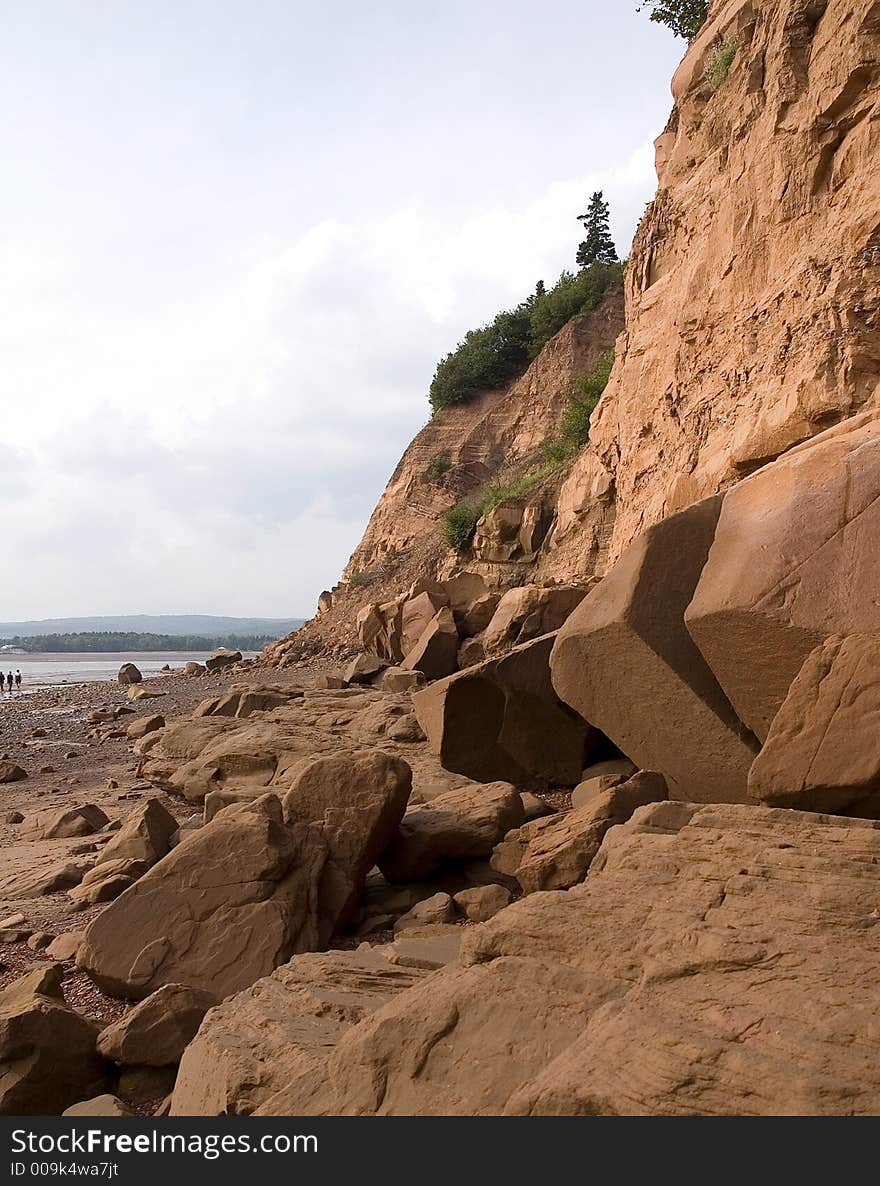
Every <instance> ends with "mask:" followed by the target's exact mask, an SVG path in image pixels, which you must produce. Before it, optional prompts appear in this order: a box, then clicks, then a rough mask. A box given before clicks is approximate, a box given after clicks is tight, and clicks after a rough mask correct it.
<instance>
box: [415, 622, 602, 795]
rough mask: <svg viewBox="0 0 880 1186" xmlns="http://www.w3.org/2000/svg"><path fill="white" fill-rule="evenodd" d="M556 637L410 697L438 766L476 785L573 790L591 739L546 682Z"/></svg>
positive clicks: (585, 727)
mask: <svg viewBox="0 0 880 1186" xmlns="http://www.w3.org/2000/svg"><path fill="white" fill-rule="evenodd" d="M554 637H555V636H554V635H552V634H549V635H547V636H546V637H544V638H537V639H534V640H533V641H532V642H528V643H523V644H522V646H519V647H515V648H514V649H513V650H512V651H510V652H509V653H508V654H506V655H504V656H502V657H501V658H499V659H489V660H486V661H485V662H483V663H478V664H476V665H475V666H473V667H469V668H468V669H467V670H466V671H462V672H459V673H458V674H457V675H453V676H452V677H451V678H449V679H445V680H442V681H440V682H438V683H435V684H433V685H432V686H431V687H430V688H426V689H425V690H424V691H421V692H416V693H414V695H413V707H414V708H415V711H416V716H417V717H418V718H419V724H420V725H421V726H422V729H423V730H424V732H425V735H426V736H427V738H428V743H429V745H430V746H431V749H432V750H433V751H434V753H436V754H438V755H439V757H440V761H441V763H442V765H443V766H444V767H445V768H446V769H447V770H452V771H454V772H455V773H456V774H464V775H466V776H467V777H468V778H473V779H476V780H477V781H479V782H494V781H497V780H502V781H504V782H513V783H517V784H518V785H520V786H533V785H538V786H546V785H547V784H553V785H559V786H574V784H575V783H576V782H578V781H579V780H580V775H581V769H582V768H583V765H584V759H585V755H586V754H587V753H588V752H589V750H590V748H591V746H592V745H593V744H594V742H595V740H596V738H597V736H598V735H597V733H596V730H595V729H592V728H590V726H589V725H587V724H586V723H585V722H584V720H582V719H581V717H579V716H577V715H575V713H573V712H570V711H569V709H568V708H567V707H566V706H565V705H564V704H563V703H562V702H561V701H560V699H559V697H558V696H557V695H556V693H555V692H554V690H553V686H552V684H551V682H550V652H551V650H552V649H553V641H554Z"/></svg>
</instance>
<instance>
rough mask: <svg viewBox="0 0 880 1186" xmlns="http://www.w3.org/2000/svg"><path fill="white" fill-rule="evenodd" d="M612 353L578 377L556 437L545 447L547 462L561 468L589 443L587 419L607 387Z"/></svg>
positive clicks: (611, 351)
mask: <svg viewBox="0 0 880 1186" xmlns="http://www.w3.org/2000/svg"><path fill="white" fill-rule="evenodd" d="M613 366H614V351H613V350H609V351H608V353H607V354H604V355H603V356H602V358H601V360H600V362H599V364H598V366H597V367H596V369H595V370H593V371H588V372H586V373H585V374H583V375H579V376H578V378H577V379H576V380H575V381H574V384H573V386H572V390H571V391H570V392H569V394H568V400H567V402H566V407H565V411H564V412H563V414H562V419H561V421H560V422H559V430H558V433H557V435H556V436H555V437H554V438H553V439H552V440H550V441H547V442H546V443H545V445H544V456H545V457H546V459H547V461H548V462H551V463H554V464H557V465H559V464H561V463H562V462H564V461H568V459H569V458H570V457H574V456H575V454H577V453H579V452H580V451H581V449H583V447H584V445H585V444H586V443H587V441H588V440H589V439H590V418H591V416H592V415H593V412H595V410H596V405H597V404H598V403H599V400H600V399H601V398H602V393H603V392H604V390H605V388H606V387H607V385H608V379H609V378H610V376H611V368H612V367H613Z"/></svg>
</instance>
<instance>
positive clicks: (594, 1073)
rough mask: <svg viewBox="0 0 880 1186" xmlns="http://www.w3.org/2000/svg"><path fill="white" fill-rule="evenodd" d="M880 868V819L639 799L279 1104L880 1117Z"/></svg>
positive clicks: (294, 1110) (352, 1111)
mask: <svg viewBox="0 0 880 1186" xmlns="http://www.w3.org/2000/svg"><path fill="white" fill-rule="evenodd" d="M878 869H880V829H878V828H877V827H876V826H875V825H874V824H872V823H871V822H869V821H863V820H858V821H856V820H844V819H840V818H834V817H830V816H820V815H814V814H808V813H801V812H796V811H780V810H774V809H769V808H763V807H756V806H743V805H731V804H720V805H694V804H682V803H659V804H655V805H651V806H648V807H643V808H640V809H639V810H638V811H637V812H636V813H635V814H634V816H633V817H632V819H631V820H630V821H629V823H627V824H624V825H622V826H621V827H616V828H612V829H611V830H610V831H609V832H608V834H607V835H606V837H605V841H604V843H603V846H602V848H601V850H600V852H599V854H598V856H597V858H596V860H595V861H594V863H593V867H592V868H591V870H590V874H589V876H588V877H587V879H586V881H584V882H583V883H582V884H580V885H577V886H576V887H575V888H573V889H571V890H569V891H567V892H555V893H542V894H532V895H529V896H528V897H526V898H524V899H523V900H522V901H520V902H516V903H514V904H513V905H511V906H509V907H508V908H507V909H506V910H503V911H501V912H500V913H499V914H497V915H496V916H495V917H494V918H493V919H492V920H491V921H489V922H487V923H484V924H483V925H481V926H478V927H471V928H465V929H464V930H463V934H462V943H461V952H460V955H459V958H458V961H457V962H456V963H455V964H452V965H449V966H448V967H446V968H443V969H441V970H439V971H437V972H435V973H434V974H433V975H432V976H431V978H430V980H425V981H423V982H422V983H421V984H419V985H416V986H414V987H413V988H411V989H409V990H408V991H407V992H405V993H402V994H401V995H399V996H397V997H396V998H395V999H394V1000H392V1001H390V1002H388V1003H387V1004H386V1005H385V1006H384V1007H383V1008H382V1009H381V1010H380V1011H379V1012H376V1013H373V1014H372V1015H370V1016H368V1017H366V1018H364V1020H363V1021H361V1022H360V1023H359V1024H358V1025H357V1026H355V1027H353V1028H351V1029H349V1030H348V1031H347V1032H346V1033H344V1034H343V1035H341V1037H340V1038H339V1039H338V1041H337V1042H336V1044H335V1048H334V1049H333V1051H332V1053H331V1054H330V1057H329V1058H328V1059H327V1061H326V1063H325V1064H324V1065H323V1066H319V1067H317V1068H315V1069H313V1070H312V1072H311V1073H303V1074H300V1076H299V1077H298V1078H295V1079H291V1080H290V1081H288V1083H287V1086H286V1087H285V1089H284V1091H283V1093H278V1096H277V1097H276V1101H277V1102H276V1105H274V1106H273V1105H270V1104H269V1103H268V1102H267V1104H266V1105H264V1106H263V1107H262V1108H261V1111H263V1112H272V1111H277V1112H278V1113H279V1114H281V1113H282V1112H283V1114H285V1115H288V1116H291V1115H293V1116H302V1115H376V1114H381V1115H439V1116H444V1115H463V1116H475V1115H501V1114H506V1115H564V1116H598V1115H640V1116H642V1115H644V1116H656V1115H667V1116H669V1115H676V1116H693V1115H705V1116H716V1115H723V1116H734V1115H735V1116H741V1115H750V1116H754V1115H768V1116H778V1115H797V1116H802V1115H847V1116H850V1115H865V1116H870V1115H875V1114H876V1113H877V1112H878V1111H880V1033H878V1030H877V1027H876V1025H875V1024H874V1022H875V1012H876V1010H875V1004H874V1001H875V997H876V993H877V991H878V990H880V962H878V960H877V941H876V938H875V937H874V931H875V930H876V926H874V925H872V924H873V923H874V921H875V915H876V909H877V887H878ZM817 907H819V908H817ZM817 986H821V988H820V989H817ZM438 1035H439V1037H438ZM792 1068H796V1073H793V1070H792ZM282 1104H283V1106H282Z"/></svg>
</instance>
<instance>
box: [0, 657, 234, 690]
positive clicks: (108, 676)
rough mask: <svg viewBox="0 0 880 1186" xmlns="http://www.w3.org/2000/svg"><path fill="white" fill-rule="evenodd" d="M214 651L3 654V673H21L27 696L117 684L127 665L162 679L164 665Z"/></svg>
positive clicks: (176, 664) (197, 659)
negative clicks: (67, 687) (56, 689)
mask: <svg viewBox="0 0 880 1186" xmlns="http://www.w3.org/2000/svg"><path fill="white" fill-rule="evenodd" d="M209 654H213V652H212V651H150V652H141V651H136V652H129V653H128V654H111V653H97V652H91V653H82V654H70V655H57V654H56V655H52V654H41V655H10V654H0V669H2V671H3V674H4V675H6V674H7V673H8V672H10V671H11V672H12V673H13V675H14V674H15V672H16V670H18V671H20V672H21V679H22V685H21V690H22V691H23V692H28V691H29V692H33V691H36V690H37V689H39V688H51V687H60V686H62V685H64V684H93V683H98V682H99V681H102V680H115V679H116V674H117V672H118V671H119V668H120V667H121V666H122V664H123V663H135V664H136V665H137V667H138V668H139V669H140V671H141V674H142V675H143V676H144V677H148V676H151V675H159V674H160V673H161V670H162V667H163V666H164V664H166V663H168V664H169V665H170V666H171V667H182V666H183V665H184V663H188V662H189V661H190V660H191V659H192V660H195V662H197V663H204V661H205V659H206V658H207V656H208V655H209ZM242 654H243V656H244V657H245V658H252V657H253V655H254V652H253V651H248V652H247V653H245V652H242Z"/></svg>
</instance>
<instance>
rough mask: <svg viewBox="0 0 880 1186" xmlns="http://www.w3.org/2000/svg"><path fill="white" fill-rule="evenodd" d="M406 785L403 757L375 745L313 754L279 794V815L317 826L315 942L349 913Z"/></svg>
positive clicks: (397, 818) (390, 830) (391, 827)
mask: <svg viewBox="0 0 880 1186" xmlns="http://www.w3.org/2000/svg"><path fill="white" fill-rule="evenodd" d="M411 789H412V771H411V770H410V768H409V766H408V765H407V764H406V762H404V761H402V759H400V758H396V757H393V756H392V755H391V754H386V753H382V751H381V750H360V751H355V752H352V753H342V754H334V755H332V756H330V757H326V758H319V759H318V760H317V761H314V762H310V763H308V764H307V765H306V766H305V768H304V769H301V770H300V771H299V772H298V773H297V774H296V775H295V776H294V778H293V780H292V782H291V784H290V789H289V790H288V791H287V792H286V794H285V795H284V800H283V802H284V814H285V818H286V819H287V820H288V822H291V821H299V822H300V823H302V824H307V825H309V826H313V825H317V826H319V827H320V829H321V834H322V837H323V841H324V844H325V845H326V848H327V860H326V863H325V865H324V868H323V871H322V875H321V880H320V886H319V907H318V910H319V934H320V945H322V946H323V945H324V944H325V943H326V942H327V941H328V940H329V938H330V936H331V935H332V934H333V933H334V932H335V931H336V930H338V929H339V928H340V927H342V926H344V925H345V923H346V922H347V921H348V920H349V918H350V917H351V915H352V912H353V911H354V909H355V907H356V906H357V904H358V902H359V901H360V897H361V894H362V893H363V889H364V881H365V879H366V876H367V874H368V873H369V871H370V869H372V868H373V866H374V865H375V864H376V861H377V860H378V858H379V856H380V854H381V853H382V852H384V851H385V849H386V848H387V847H388V845H389V842H391V840H392V838H393V837H394V836H395V834H396V832H397V828H398V825H399V824H400V822H401V820H402V819H403V814H404V812H405V811H406V805H407V803H408V801H409V796H410V791H411Z"/></svg>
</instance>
